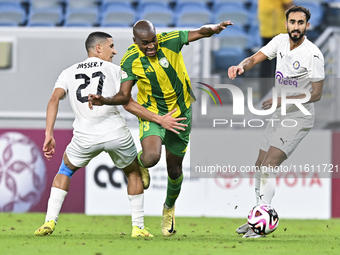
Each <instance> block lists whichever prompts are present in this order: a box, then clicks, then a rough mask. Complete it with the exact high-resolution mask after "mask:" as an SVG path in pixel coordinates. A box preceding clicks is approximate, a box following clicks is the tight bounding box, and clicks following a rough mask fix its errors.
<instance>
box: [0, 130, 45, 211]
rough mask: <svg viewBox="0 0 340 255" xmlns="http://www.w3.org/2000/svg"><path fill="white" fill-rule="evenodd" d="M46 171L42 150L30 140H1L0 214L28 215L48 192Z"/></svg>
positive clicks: (11, 135)
mask: <svg viewBox="0 0 340 255" xmlns="http://www.w3.org/2000/svg"><path fill="white" fill-rule="evenodd" d="M45 184H46V168H45V163H44V159H43V156H42V155H41V152H40V148H38V147H37V145H36V144H35V143H34V142H33V141H32V140H31V139H30V138H28V137H27V136H25V135H23V134H21V133H18V132H7V133H4V134H2V135H1V136H0V212H27V211H29V209H30V208H31V207H32V206H33V205H35V204H37V203H38V202H39V201H40V197H41V194H42V192H43V191H44V190H45Z"/></svg>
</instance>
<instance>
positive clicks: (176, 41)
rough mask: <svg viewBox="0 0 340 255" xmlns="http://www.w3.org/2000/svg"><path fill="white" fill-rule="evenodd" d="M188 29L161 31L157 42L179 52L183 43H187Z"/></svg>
mask: <svg viewBox="0 0 340 255" xmlns="http://www.w3.org/2000/svg"><path fill="white" fill-rule="evenodd" d="M188 36H189V30H179V31H172V32H167V33H161V34H159V36H158V40H159V44H160V46H161V47H165V48H167V49H169V50H172V51H174V52H176V53H179V52H180V51H181V50H182V48H183V45H184V44H186V45H188V44H189V42H188Z"/></svg>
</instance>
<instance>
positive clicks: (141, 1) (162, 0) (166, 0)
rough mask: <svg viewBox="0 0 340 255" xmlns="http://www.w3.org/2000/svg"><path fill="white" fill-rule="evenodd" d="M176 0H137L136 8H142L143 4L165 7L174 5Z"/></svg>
mask: <svg viewBox="0 0 340 255" xmlns="http://www.w3.org/2000/svg"><path fill="white" fill-rule="evenodd" d="M175 1H176V0H139V1H138V8H140V7H142V6H143V5H144V4H150V3H162V4H166V5H170V4H172V3H175Z"/></svg>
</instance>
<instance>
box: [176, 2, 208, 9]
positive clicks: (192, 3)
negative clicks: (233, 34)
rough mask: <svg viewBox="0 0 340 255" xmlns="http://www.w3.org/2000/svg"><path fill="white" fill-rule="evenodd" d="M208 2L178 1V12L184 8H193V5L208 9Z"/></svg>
mask: <svg viewBox="0 0 340 255" xmlns="http://www.w3.org/2000/svg"><path fill="white" fill-rule="evenodd" d="M207 2H209V1H206V0H197V1H196V0H176V8H175V9H176V10H177V11H178V10H180V9H182V7H184V6H186V5H189V6H193V5H198V6H201V7H203V8H207Z"/></svg>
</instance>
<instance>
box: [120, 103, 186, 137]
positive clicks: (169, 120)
mask: <svg viewBox="0 0 340 255" xmlns="http://www.w3.org/2000/svg"><path fill="white" fill-rule="evenodd" d="M123 107H124V109H125V110H127V111H128V112H130V113H132V114H133V115H135V116H137V117H139V118H142V119H144V120H147V121H150V122H155V123H157V124H159V125H161V126H162V127H163V128H165V129H167V130H170V131H172V132H174V133H176V134H179V132H178V131H177V130H182V131H184V130H185V127H187V126H188V125H186V124H183V123H179V121H182V120H186V118H185V117H182V118H173V117H172V114H174V113H175V112H176V109H174V110H172V111H171V112H169V113H167V114H165V115H164V116H160V115H158V114H156V113H153V112H151V111H149V110H147V109H145V108H144V107H143V106H141V105H140V104H138V103H137V102H136V101H135V100H133V99H132V98H130V101H129V103H128V104H126V105H124V106H123ZM176 129H177V130H176Z"/></svg>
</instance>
